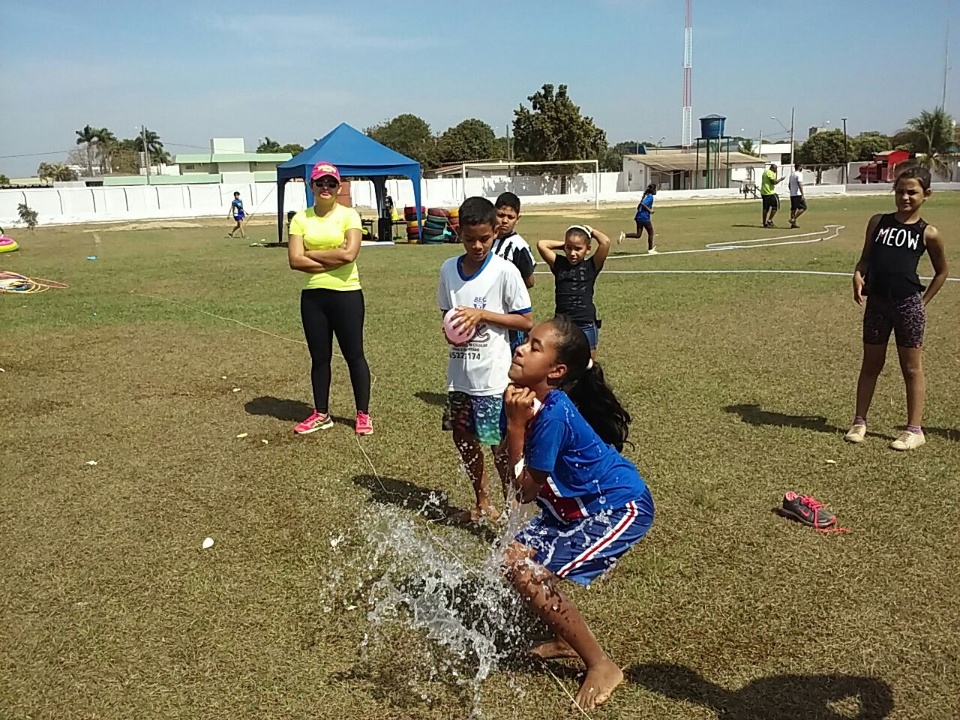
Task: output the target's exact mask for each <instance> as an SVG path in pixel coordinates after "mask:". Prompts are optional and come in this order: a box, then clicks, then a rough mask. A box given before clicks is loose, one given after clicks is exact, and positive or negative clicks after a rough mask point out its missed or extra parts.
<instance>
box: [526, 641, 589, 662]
mask: <svg viewBox="0 0 960 720" xmlns="http://www.w3.org/2000/svg"><path fill="white" fill-rule="evenodd" d="M527 652H528V653H530V654H531V655H533V656H534V657H538V658H540V659H541V660H553V659H555V658H575V657H580V656H579V655H577V651H576V650H574V649H573V648H572V647H570V646H569V645H568V644H567V642H566V641H565V640H562V639H561V638H554V639H553V640H546V641H544V642H541V643H537V644H536V645H534V646H533V647H532V648H530V649H529V650H527Z"/></svg>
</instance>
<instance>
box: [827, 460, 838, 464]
mask: <svg viewBox="0 0 960 720" xmlns="http://www.w3.org/2000/svg"><path fill="white" fill-rule="evenodd" d="M836 464H837V461H836V460H827V465H836Z"/></svg>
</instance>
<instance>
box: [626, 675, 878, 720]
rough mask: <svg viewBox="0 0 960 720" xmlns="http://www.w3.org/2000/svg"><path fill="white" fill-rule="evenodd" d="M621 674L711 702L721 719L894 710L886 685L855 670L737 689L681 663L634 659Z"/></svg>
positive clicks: (871, 717)
mask: <svg viewBox="0 0 960 720" xmlns="http://www.w3.org/2000/svg"><path fill="white" fill-rule="evenodd" d="M625 675H626V677H627V679H629V680H630V681H631V682H634V683H636V684H638V685H642V686H643V687H645V688H647V689H649V690H652V691H654V692H656V693H659V694H661V695H664V696H666V697H669V698H674V699H676V700H684V701H686V702H691V703H696V704H698V705H701V706H703V707H707V708H710V710H712V711H713V712H715V713H717V717H718V718H723V720H760V719H761V718H777V719H778V720H843V719H844V718H847V719H850V718H855V719H856V720H882V719H883V718H886V717H888V716H889V714H890V712H891V711H892V710H893V690H892V689H891V687H890V685H888V684H887V683H886V682H884V681H883V680H879V679H877V678H871V677H862V676H856V675H774V676H771V677H766V678H760V679H759V680H753V681H752V682H750V683H748V684H747V685H745V686H743V687H742V688H740V689H739V690H727V689H726V688H722V687H720V686H719V685H715V684H714V683H712V682H710V681H709V680H706V679H705V678H703V677H701V676H700V675H699V674H697V673H696V672H695V671H694V670H691V669H690V668H687V667H684V666H682V665H666V664H664V665H660V664H650V665H634V666H632V667H630V668H627V670H626V671H625Z"/></svg>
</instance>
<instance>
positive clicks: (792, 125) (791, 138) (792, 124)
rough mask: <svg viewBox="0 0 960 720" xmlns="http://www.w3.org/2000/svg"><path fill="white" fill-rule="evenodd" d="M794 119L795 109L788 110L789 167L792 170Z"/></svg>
mask: <svg viewBox="0 0 960 720" xmlns="http://www.w3.org/2000/svg"><path fill="white" fill-rule="evenodd" d="M796 119H797V109H796V108H790V167H791V168H792V167H793V165H794V162H793V130H794V124H795V123H796ZM791 172H792V171H791Z"/></svg>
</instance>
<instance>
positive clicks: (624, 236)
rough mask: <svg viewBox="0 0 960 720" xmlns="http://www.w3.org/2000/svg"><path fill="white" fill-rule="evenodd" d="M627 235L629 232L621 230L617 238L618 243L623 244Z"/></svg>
mask: <svg viewBox="0 0 960 720" xmlns="http://www.w3.org/2000/svg"><path fill="white" fill-rule="evenodd" d="M626 237H627V234H626V233H625V232H624V231H623V230H621V231H620V237H618V238H617V245H619V244H621V243H622V242H623V241H624V239H626Z"/></svg>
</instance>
